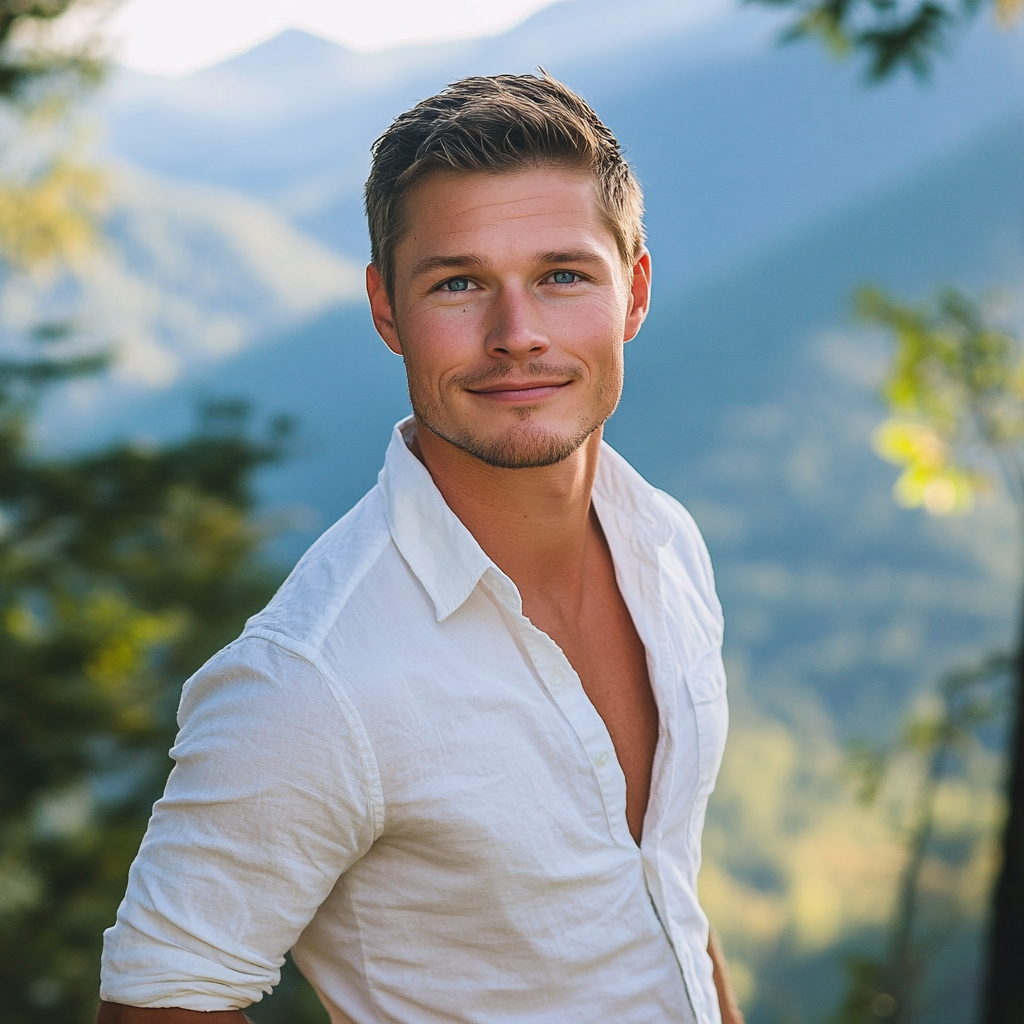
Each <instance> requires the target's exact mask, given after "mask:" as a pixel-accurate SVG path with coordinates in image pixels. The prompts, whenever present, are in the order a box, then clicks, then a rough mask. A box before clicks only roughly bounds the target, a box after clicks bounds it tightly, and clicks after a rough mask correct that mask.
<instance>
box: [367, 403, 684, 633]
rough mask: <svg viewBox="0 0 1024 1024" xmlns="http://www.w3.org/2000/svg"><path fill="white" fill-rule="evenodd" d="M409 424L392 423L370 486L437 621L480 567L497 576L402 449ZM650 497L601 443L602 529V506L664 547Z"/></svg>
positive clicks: (660, 519)
mask: <svg viewBox="0 0 1024 1024" xmlns="http://www.w3.org/2000/svg"><path fill="white" fill-rule="evenodd" d="M412 426H413V418H412V417H411V416H409V417H408V418H406V419H404V420H401V421H400V422H398V423H396V424H395V429H394V430H393V431H392V434H391V443H390V444H389V445H388V450H387V455H386V456H385V458H384V468H383V469H382V470H381V471H380V475H379V476H378V478H377V483H378V486H379V487H380V490H381V493H382V494H383V497H384V508H385V514H386V516H387V522H388V529H389V530H390V531H391V538H392V540H394V542H395V546H396V547H397V548H398V550H399V551H400V552H401V553H402V557H403V558H404V559H405V561H406V562H407V563H408V565H409V568H410V569H412V571H413V573H415V575H416V578H417V579H418V580H419V581H420V583H421V584H422V585H423V589H424V590H426V592H427V594H428V595H429V597H430V599H431V601H432V602H433V604H434V611H435V612H436V614H437V621H438V622H441V621H443V620H444V619H446V618H447V617H448V616H449V615H451V614H452V612H454V611H456V609H458V608H460V607H461V606H462V605H463V604H464V603H465V601H466V599H467V598H468V597H469V595H470V594H471V593H472V592H473V590H474V588H475V587H476V585H477V584H478V583H479V582H480V579H481V577H482V576H483V575H484V574H485V573H486V572H487V570H488V569H490V570H492V572H493V573H494V574H496V575H498V576H500V577H504V576H505V574H504V573H503V572H502V571H501V570H500V569H499V568H498V567H497V566H496V565H495V564H494V562H492V561H491V559H490V558H488V557H487V555H486V554H485V552H484V550H483V548H481V547H480V545H479V544H478V543H477V541H476V538H475V537H474V536H473V535H472V534H471V533H470V532H469V530H467V529H466V527H465V526H464V525H463V524H462V521H461V520H460V519H459V518H458V516H456V515H455V513H454V512H452V510H451V509H450V508H449V507H448V505H447V503H446V502H445V500H444V498H443V497H442V496H441V492H440V491H439V490H438V489H437V487H436V485H435V484H434V481H433V480H432V479H431V476H430V474H429V473H428V472H427V469H426V467H425V466H424V465H423V463H422V462H420V460H419V459H417V458H416V456H415V455H413V453H412V452H411V451H410V450H409V446H408V444H407V443H406V438H407V436H409V434H410V433H411V430H412ZM656 494H657V491H656V490H655V489H654V488H653V487H652V486H651V485H650V484H649V483H648V482H647V481H646V480H644V478H643V477H642V476H640V474H639V473H637V471H636V470H635V469H633V467H632V466H630V465H629V463H628V462H626V460H625V459H624V458H623V457H622V456H621V455H619V453H618V452H616V451H615V450H614V449H613V448H612V447H611V446H610V445H608V444H602V445H601V460H600V463H599V465H598V470H597V478H596V480H595V481H594V502H595V504H596V506H597V510H598V515H600V516H601V519H602V523H603V524H604V526H605V529H606V530H607V529H608V528H609V525H610V524H609V523H606V522H605V519H606V517H605V516H604V515H603V514H602V513H603V508H604V507H606V506H611V507H614V508H615V509H616V510H617V511H618V512H620V513H622V514H624V515H625V516H626V517H627V519H628V520H630V521H632V522H633V525H634V527H635V528H637V529H640V530H642V532H644V533H645V534H646V535H647V537H648V539H649V540H651V541H652V542H653V543H654V544H655V545H656V546H660V545H661V544H664V543H665V542H666V541H667V540H668V537H669V535H670V534H671V527H670V525H669V523H668V522H667V520H666V518H665V516H664V515H659V514H658V508H657V504H656V502H655V500H654V499H655V495H656Z"/></svg>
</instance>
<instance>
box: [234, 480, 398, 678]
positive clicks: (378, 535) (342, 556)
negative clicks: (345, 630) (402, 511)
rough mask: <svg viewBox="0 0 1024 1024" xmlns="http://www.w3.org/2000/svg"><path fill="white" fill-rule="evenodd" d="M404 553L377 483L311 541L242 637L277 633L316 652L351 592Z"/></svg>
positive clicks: (289, 643) (284, 640) (288, 642)
mask: <svg viewBox="0 0 1024 1024" xmlns="http://www.w3.org/2000/svg"><path fill="white" fill-rule="evenodd" d="M389 553H390V554H392V555H393V556H394V557H395V558H396V559H398V560H399V561H400V560H401V556H400V555H399V554H398V551H397V549H396V548H395V546H394V544H393V543H392V541H391V533H390V530H389V529H388V523H387V517H386V515H385V510H384V499H383V496H382V495H381V492H380V489H379V487H374V488H373V489H372V490H371V491H369V493H367V494H366V496H365V497H364V498H363V499H362V500H361V501H360V502H359V503H358V504H357V505H356V506H355V507H354V508H352V509H351V510H350V511H349V512H347V513H346V514H345V515H344V516H342V518H341V519H339V520H338V521H337V522H336V523H335V524H334V525H333V526H331V527H330V528H329V529H328V530H326V531H325V532H324V533H323V534H321V536H320V537H319V538H318V539H317V540H316V541H315V542H314V543H313V544H312V546H311V547H310V548H309V549H308V550H307V551H306V553H305V554H304V555H303V556H302V557H301V558H300V559H299V561H298V562H297V563H296V565H295V568H294V569H292V571H291V572H290V573H289V574H288V578H287V579H286V580H285V581H284V583H282V584H281V586H280V588H279V589H278V591H277V593H276V594H275V595H274V597H273V598H272V599H271V601H270V603H269V604H268V605H267V606H266V607H265V608H264V609H263V610H262V611H260V612H258V613H257V614H256V615H254V616H253V617H252V618H251V619H249V621H248V622H247V623H246V626H245V631H244V633H243V636H254V635H255V636H260V635H262V636H266V637H269V636H273V637H274V638H275V639H277V640H279V642H281V643H283V644H284V645H285V646H288V647H291V648H293V649H294V650H295V651H296V653H303V654H304V655H305V656H307V657H309V658H310V659H311V660H316V655H317V652H319V650H320V648H321V647H322V645H323V642H324V639H325V638H326V636H327V635H328V633H329V632H330V631H331V629H332V628H333V626H334V625H335V623H336V622H337V621H338V619H339V617H340V616H342V615H343V614H345V612H346V609H347V608H348V607H349V605H350V602H351V600H352V596H353V594H354V593H356V591H357V590H358V589H359V587H360V585H361V584H364V583H365V582H366V581H367V579H368V578H371V579H372V577H373V574H374V573H375V571H377V570H378V568H379V566H380V563H381V561H382V560H384V559H386V558H387V555H388V554H389Z"/></svg>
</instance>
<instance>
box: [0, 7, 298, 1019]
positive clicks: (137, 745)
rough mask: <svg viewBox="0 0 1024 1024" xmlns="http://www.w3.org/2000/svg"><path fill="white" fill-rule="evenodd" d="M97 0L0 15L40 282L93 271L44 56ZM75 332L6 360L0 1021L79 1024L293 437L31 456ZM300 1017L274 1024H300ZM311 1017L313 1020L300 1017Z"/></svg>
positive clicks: (12, 248) (68, 95)
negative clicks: (182, 719)
mask: <svg viewBox="0 0 1024 1024" xmlns="http://www.w3.org/2000/svg"><path fill="white" fill-rule="evenodd" d="M71 8H74V9H75V12H76V13H77V12H79V11H84V10H86V9H87V8H88V9H89V11H91V12H92V13H93V14H94V16H95V17H97V18H101V17H102V15H103V14H104V12H105V10H107V9H109V5H106V6H104V5H102V4H98V3H95V2H90V0H0V139H2V148H0V260H2V263H3V265H4V269H5V271H6V273H7V274H8V275H9V274H13V273H33V274H38V273H39V272H40V271H41V270H45V271H46V272H47V273H48V274H49V275H50V276H51V278H53V279H57V278H59V276H60V275H61V274H62V273H65V272H67V271H68V269H69V268H72V267H73V266H74V265H75V264H76V262H77V261H79V260H82V259H87V258H88V254H89V251H90V247H91V245H92V243H93V241H94V239H95V237H96V235H97V233H98V230H99V224H98V216H99V212H100V206H101V201H102V196H103V188H104V183H103V176H102V174H100V173H99V172H98V171H97V170H96V169H95V168H93V167H91V166H89V165H88V164H87V163H84V162H82V161H81V160H79V159H78V158H77V156H76V154H75V147H74V133H73V131H72V130H71V129H72V128H73V120H74V116H75V109H76V102H77V100H78V98H79V97H80V96H81V94H82V91H83V90H84V89H85V88H88V87H89V86H90V85H92V84H94V83H95V82H96V81H98V80H99V76H100V74H101V72H102V61H100V60H99V59H98V56H97V53H98V50H97V48H96V45H95V43H96V36H95V35H94V34H93V33H92V32H91V31H87V32H85V33H84V35H82V36H80V38H79V39H78V41H77V42H75V43H74V45H72V46H70V47H69V46H67V45H65V46H62V47H57V46H55V45H53V44H52V38H51V36H50V34H49V33H48V31H47V30H48V29H49V28H50V27H53V26H54V25H55V23H56V22H58V20H59V19H60V18H61V17H62V16H63V15H64V14H66V13H67V12H68V11H69V10H71ZM110 361H111V356H110V354H109V352H107V351H105V350H97V349H96V348H95V347H92V348H90V347H89V344H88V343H87V342H85V341H83V338H82V337H80V336H79V334H78V332H76V327H75V324H74V322H73V320H72V321H68V322H60V323H41V324H39V325H38V326H37V328H36V330H35V331H34V332H33V337H32V338H31V339H26V341H25V344H24V345H23V346H22V351H21V354H20V355H18V356H17V358H12V354H11V353H9V354H8V358H6V359H0V1020H2V1021H3V1022H4V1024H46V1022H53V1024H87V1022H91V1021H92V1020H93V1018H94V1014H95V1006H96V1002H97V998H98V997H97V980H98V960H99V947H100V942H101V934H102V931H103V929H104V928H105V927H107V926H109V925H110V924H111V923H113V919H114V913H115V910H116V907H117V905H118V903H119V901H120V899H121V896H122V894H123V892H124V884H125V877H126V875H127V869H128V865H129V863H130V862H131V860H132V858H133V857H134V855H135V851H136V850H137V848H138V844H139V840H140V838H141V835H142V832H143V830H144V829H145V826H146V821H147V819H148V816H149V811H150V807H151V805H152V802H153V800H154V799H155V797H156V796H157V795H158V794H159V791H160V789H161V788H162V785H163V781H164V778H165V776H166V774H167V770H168V768H169V767H170V762H169V759H168V758H167V756H166V751H167V749H168V747H169V746H170V743H171V741H172V738H173V734H174V716H175V710H176V704H177V695H178V693H179V692H180V687H181V683H182V681H183V680H184V679H185V678H186V677H187V676H188V675H189V674H190V673H191V672H192V671H193V670H194V669H195V668H197V667H198V666H199V664H201V663H202V661H203V660H204V659H205V658H206V657H208V656H209V655H210V654H212V653H213V652H214V651H215V650H216V649H217V648H218V647H220V646H222V645H223V644H224V643H225V642H226V641H228V640H230V639H231V638H232V637H233V636H235V635H236V634H237V632H238V630H239V628H240V626H241V625H242V623H243V622H244V620H245V618H246V617H247V616H248V615H249V614H251V613H252V612H253V611H255V610H257V609H258V608H259V607H260V606H261V605H262V604H263V603H265V601H266V600H267V598H268V597H269V596H270V594H271V593H272V591H273V588H274V586H275V585H276V583H277V580H278V578H279V573H278V571H277V569H276V567H274V566H273V565H272V564H270V563H269V562H268V561H267V560H266V559H265V557H264V556H263V554H262V552H263V547H264V542H265V540H266V538H267V536H268V528H267V524H266V523H263V522H261V520H260V519H259V517H258V516H257V514H256V503H255V498H254V492H253V477H254V474H255V473H256V472H257V470H258V469H259V468H260V467H261V466H264V465H267V464H268V463H271V462H273V461H275V460H277V459H279V458H281V457H282V456H283V455H284V454H285V453H286V449H287V436H288V431H289V427H288V424H287V423H286V422H285V421H276V422H272V423H270V424H269V425H268V426H267V428H266V429H265V430H263V431H262V432H259V433H254V432H253V430H252V429H251V426H250V417H249V415H248V411H247V410H246V408H245V406H244V405H242V404H239V403H232V402H227V403H220V404H212V405H208V406H206V407H205V408H204V409H202V410H201V413H200V422H199V426H198V429H197V431H196V432H195V433H193V434H192V435H191V436H188V437H185V438H183V439H181V440H179V441H176V442H174V443H168V444H162V445H139V444H131V443H124V442H118V443H113V444H109V445H106V446H104V447H102V448H99V449H96V450H92V451H85V452H65V453H59V454H53V453H45V452H42V451H40V450H38V449H37V447H36V446H35V445H34V444H33V439H32V428H33V425H34V422H35V418H36V416H37V413H38V411H39V403H40V399H41V398H42V397H43V396H44V395H45V394H46V393H47V391H48V390H49V389H53V388H59V387H61V386H62V385H64V384H65V383H67V382H68V381H70V380H72V379H75V378H79V377H82V376H83V375H88V374H96V373H101V372H102V371H103V370H104V368H105V367H106V366H107V365H108V363H109V362H110ZM301 1016H302V1015H301V1012H300V1013H296V1014H293V1015H292V1016H291V1017H290V1018H289V1019H290V1020H291V1021H298V1020H299V1019H300V1017H301ZM304 1019H308V1017H307V1018H304Z"/></svg>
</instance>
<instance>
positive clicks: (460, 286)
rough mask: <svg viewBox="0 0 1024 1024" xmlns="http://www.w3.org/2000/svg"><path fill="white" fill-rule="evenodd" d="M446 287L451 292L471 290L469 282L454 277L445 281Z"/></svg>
mask: <svg viewBox="0 0 1024 1024" xmlns="http://www.w3.org/2000/svg"><path fill="white" fill-rule="evenodd" d="M444 286H445V288H447V289H448V291H450V292H464V291H466V290H467V289H468V288H469V281H468V280H467V279H466V278H465V277H453V278H452V279H451V280H450V281H445V283H444Z"/></svg>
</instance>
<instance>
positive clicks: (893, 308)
mask: <svg viewBox="0 0 1024 1024" xmlns="http://www.w3.org/2000/svg"><path fill="white" fill-rule="evenodd" d="M858 305H859V310H860V314H861V316H862V318H863V319H864V320H866V321H867V322H869V323H872V324H875V325H877V326H879V327H882V328H884V329H885V330H886V331H887V332H888V333H889V334H891V336H892V337H893V339H894V340H895V354H894V358H893V363H892V367H891V370H890V373H889V376H888V379H887V381H886V385H885V392H884V393H885V397H886V400H887V402H888V404H889V408H890V413H891V415H890V416H889V418H888V419H887V420H886V421H885V422H884V423H883V424H882V425H881V427H880V428H879V430H878V432H877V433H876V436H875V444H876V449H877V450H878V452H879V454H880V455H882V456H883V457H884V458H886V459H888V460H889V461H891V462H894V463H896V464H897V465H899V466H901V467H902V473H901V475H900V477H899V479H898V480H897V481H896V484H895V487H894V496H895V498H896V500H897V501H898V502H899V503H900V504H903V505H906V506H909V507H914V506H923V507H924V508H925V509H926V510H927V511H928V512H930V513H932V514H933V515H948V514H950V513H953V512H957V511H967V510H969V509H970V507H971V506H972V504H973V502H974V499H975V496H976V494H977V493H978V491H980V490H984V489H986V488H991V487H993V486H996V485H1001V486H1002V487H1003V488H1004V489H1005V491H1006V493H1007V494H1008V495H1009V496H1010V498H1011V499H1012V500H1013V502H1014V504H1015V506H1016V510H1017V517H1018V546H1019V551H1018V555H1019V556H1024V342H1022V341H1021V339H1020V338H1018V337H1016V336H1015V334H1014V333H1013V332H1012V331H1010V330H1007V329H1005V328H1002V327H1000V326H998V325H997V324H995V323H993V321H992V318H991V317H990V316H988V315H986V312H985V311H984V310H983V309H982V308H981V307H980V306H979V305H978V304H977V303H975V302H974V301H972V300H971V299H970V298H969V297H968V296H966V295H965V294H963V293H962V292H960V291H957V290H955V289H951V288H947V289H944V290H943V291H941V292H940V293H939V295H938V296H937V297H936V299H935V301H934V303H931V304H927V305H924V306H914V305H909V304H906V303H901V302H898V301H896V300H894V299H892V298H891V297H889V296H888V295H886V294H885V293H883V292H881V291H878V290H873V289H869V290H865V291H862V292H861V295H860V299H859V303H858ZM1022 570H1024V557H1022ZM1022 579H1024V573H1022ZM1019 615H1020V626H1019V632H1018V638H1017V642H1016V646H1015V648H1014V652H1013V655H1012V658H1011V662H1012V666H1013V673H1014V680H1015V686H1014V697H1013V700H1012V708H1013V710H1012V715H1011V728H1010V742H1009V748H1008V749H1009V754H1008V761H1009V770H1008V783H1007V798H1008V810H1007V819H1006V823H1005V826H1004V829H1003V836H1002V855H1003V856H1002V865H1001V867H1000V870H999V877H998V880H997V882H996V886H995V891H994V898H993V904H992V908H993V909H992V924H991V930H990V935H989V944H988V976H987V980H986V987H985V995H984V998H985V1006H984V1017H983V1019H984V1020H985V1021H986V1022H988V1024H1017V1022H1019V1021H1021V1020H1024V970H1022V969H1021V965H1022V964H1024V597H1022V600H1021V605H1020V609H1019Z"/></svg>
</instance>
